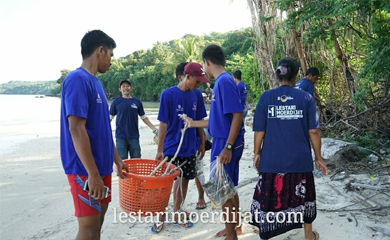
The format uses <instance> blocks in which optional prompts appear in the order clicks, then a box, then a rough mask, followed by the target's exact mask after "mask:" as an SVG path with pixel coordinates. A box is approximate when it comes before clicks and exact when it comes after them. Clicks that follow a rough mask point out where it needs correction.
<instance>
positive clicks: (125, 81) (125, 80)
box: [119, 79, 131, 87]
mask: <svg viewBox="0 0 390 240" xmlns="http://www.w3.org/2000/svg"><path fill="white" fill-rule="evenodd" d="M123 83H128V84H129V85H130V87H131V82H130V81H129V80H127V79H123V80H122V81H121V82H120V83H119V87H121V86H122V84H123Z"/></svg>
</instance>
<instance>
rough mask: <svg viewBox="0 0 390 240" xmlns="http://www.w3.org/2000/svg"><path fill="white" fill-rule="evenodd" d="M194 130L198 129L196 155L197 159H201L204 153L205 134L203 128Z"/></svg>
mask: <svg viewBox="0 0 390 240" xmlns="http://www.w3.org/2000/svg"><path fill="white" fill-rule="evenodd" d="M196 130H197V131H198V135H199V138H200V146H199V149H198V153H197V155H198V158H199V160H202V159H203V157H204V153H205V144H206V134H205V133H204V130H203V128H197V129H196Z"/></svg>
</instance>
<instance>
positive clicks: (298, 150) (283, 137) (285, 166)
mask: <svg viewBox="0 0 390 240" xmlns="http://www.w3.org/2000/svg"><path fill="white" fill-rule="evenodd" d="M319 127H320V124H319V119H318V115H317V110H316V107H315V104H314V100H313V97H312V96H311V95H310V94H308V93H307V92H304V91H301V90H299V89H296V88H293V87H290V86H286V85H283V86H280V87H278V88H276V89H272V90H268V91H266V92H264V93H263V94H262V95H261V97H260V99H259V102H258V103H257V106H256V111H255V116H254V120H253V131H265V137H264V140H263V147H262V151H261V156H260V165H259V171H260V172H269V173H303V172H311V171H313V159H312V155H311V146H310V138H309V130H310V129H317V128H319Z"/></svg>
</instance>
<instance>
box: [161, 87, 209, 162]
mask: <svg viewBox="0 0 390 240" xmlns="http://www.w3.org/2000/svg"><path fill="white" fill-rule="evenodd" d="M183 113H185V114H187V116H189V117H190V118H192V119H194V120H200V119H203V118H205V117H206V116H207V114H206V108H205V106H204V103H203V98H199V97H197V94H196V93H195V91H191V90H190V91H182V90H180V89H179V88H178V87H177V86H174V87H171V88H168V89H166V90H164V91H163V92H162V93H161V98H160V109H159V111H158V117H157V119H158V120H159V121H161V122H163V123H166V124H168V129H167V134H166V136H165V140H164V149H163V153H164V155H174V154H175V153H176V150H177V148H178V146H179V142H180V138H181V131H180V130H181V129H182V128H183V127H184V123H183V120H182V119H181V118H180V117H179V116H178V114H183ZM196 131H197V129H196V128H188V129H187V130H186V131H185V134H184V138H183V143H182V145H181V148H180V151H179V154H178V156H179V157H190V156H191V155H193V154H195V153H196V151H197V150H198V149H197V147H196V145H197V144H196V141H197V140H196V138H197V135H196Z"/></svg>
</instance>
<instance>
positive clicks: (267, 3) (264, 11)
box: [248, 0, 279, 88]
mask: <svg viewBox="0 0 390 240" xmlns="http://www.w3.org/2000/svg"><path fill="white" fill-rule="evenodd" d="M272 4H273V0H248V6H249V9H250V11H251V15H252V26H253V30H254V32H255V34H256V38H257V39H258V41H257V43H256V45H257V46H256V47H257V49H258V50H259V53H260V56H259V59H258V60H259V67H260V71H261V72H263V73H264V74H265V76H266V78H267V81H268V84H269V86H270V88H275V87H277V86H279V82H278V81H277V79H276V76H275V70H274V67H273V59H274V54H275V45H276V44H275V40H276V31H275V26H276V20H275V18H273V19H269V20H265V19H266V18H269V17H272V16H276V9H275V8H272Z"/></svg>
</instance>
